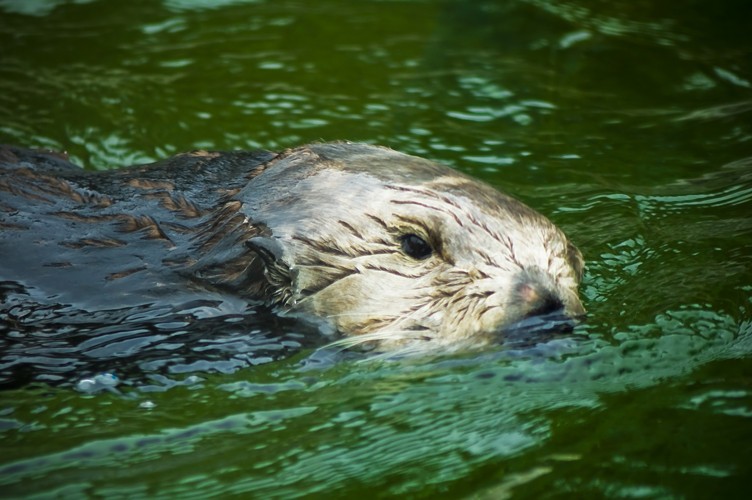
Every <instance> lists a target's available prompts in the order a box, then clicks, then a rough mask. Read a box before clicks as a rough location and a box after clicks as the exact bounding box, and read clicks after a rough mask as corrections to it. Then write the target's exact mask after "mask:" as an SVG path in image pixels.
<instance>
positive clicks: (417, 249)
mask: <svg viewBox="0 0 752 500" xmlns="http://www.w3.org/2000/svg"><path fill="white" fill-rule="evenodd" d="M400 243H402V251H403V252H405V253H406V254H407V255H409V256H410V257H412V258H413V259H418V260H423V259H425V258H426V257H428V256H429V255H431V253H433V248H431V245H429V244H428V243H426V240H424V239H423V238H421V237H420V236H417V235H415V234H405V235H403V236H402V237H400Z"/></svg>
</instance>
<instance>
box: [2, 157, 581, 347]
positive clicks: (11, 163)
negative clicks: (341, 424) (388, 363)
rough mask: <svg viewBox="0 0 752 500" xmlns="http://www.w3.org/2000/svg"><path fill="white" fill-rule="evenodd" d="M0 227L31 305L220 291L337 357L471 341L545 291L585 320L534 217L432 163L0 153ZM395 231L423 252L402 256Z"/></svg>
mask: <svg viewBox="0 0 752 500" xmlns="http://www.w3.org/2000/svg"><path fill="white" fill-rule="evenodd" d="M0 228H2V233H0V251H1V252H2V255H3V257H4V259H3V263H2V265H0V281H12V282H15V283H20V284H22V285H23V286H24V287H25V288H26V289H27V290H28V292H29V293H30V294H31V295H33V296H34V297H35V300H38V301H40V303H41V302H44V301H45V300H49V299H45V297H55V299H54V300H56V301H58V302H60V303H63V304H69V305H73V306H75V307H80V308H82V309H86V310H92V309H111V308H118V307H123V306H131V305H139V304H144V303H150V304H154V305H159V304H160V303H166V304H174V303H175V302H176V301H177V302H180V301H183V302H189V301H190V300H193V299H200V298H207V297H209V298H214V299H218V300H220V301H227V300H228V297H230V298H235V299H239V300H240V302H241V305H240V306H238V307H241V308H242V303H243V302H244V301H245V302H250V303H252V304H253V303H262V302H263V303H265V304H267V305H269V306H271V307H274V308H276V310H278V311H280V312H283V313H285V314H292V315H300V316H302V317H305V318H308V319H311V318H314V319H317V320H320V322H321V325H322V327H325V328H328V329H329V330H331V331H338V332H340V333H342V334H344V335H346V336H347V337H346V338H345V339H343V340H341V341H339V344H340V345H341V346H342V347H351V346H354V345H358V344H364V345H369V346H378V347H379V348H381V349H386V350H394V349H407V350H408V351H409V350H422V349H424V348H425V347H426V346H429V347H434V346H444V348H448V347H449V346H455V347H456V346H460V347H461V346H465V347H467V346H478V345H484V344H486V343H488V342H491V341H494V339H498V336H499V332H500V331H502V330H503V328H504V327H505V326H507V325H509V324H512V323H514V322H515V321H518V320H519V319H521V318H524V317H526V316H528V315H530V314H531V313H535V312H536V311H535V310H534V308H535V306H536V303H535V302H536V301H537V300H538V299H539V298H540V297H539V296H540V295H542V294H546V295H547V296H550V297H554V298H555V299H556V301H557V303H558V304H559V305H560V306H561V309H562V310H563V311H565V312H566V313H567V314H569V315H571V316H578V315H581V314H582V313H583V311H584V310H583V308H582V305H581V303H580V302H579V299H578V297H577V286H578V284H579V281H580V279H581V275H582V269H583V262H582V257H581V255H580V253H579V251H578V250H577V249H576V248H575V247H574V246H573V245H572V244H571V243H570V242H569V241H568V240H567V238H566V237H565V236H564V235H563V233H562V232H561V231H560V230H559V229H558V228H556V227H555V226H554V225H553V224H552V223H551V222H549V221H548V219H546V218H545V217H543V216H542V215H540V214H538V213H537V212H535V211H533V210H532V209H530V208H528V207H527V206H525V205H524V204H522V203H520V202H519V201H517V200H515V199H513V198H511V197H509V196H507V195H505V194H502V193H499V192H498V191H496V190H494V189H492V188H491V187H489V186H487V185H485V184H483V183H480V182H478V181H476V180H473V179H471V178H469V177H466V176H464V175H462V174H459V173H457V172H454V171H452V170H450V169H448V168H446V167H443V166H441V165H437V164H435V163H432V162H429V161H427V160H423V159H420V158H416V157H412V156H408V155H403V154H401V153H397V152H395V151H392V150H389V149H387V148H381V147H376V146H369V145H362V144H351V143H329V144H314V145H309V146H304V147H301V148H297V149H293V150H288V151H285V152H283V153H280V154H277V153H272V152H268V151H258V152H228V153H220V152H205V151H199V152H194V153H188V154H184V155H178V156H175V157H173V158H170V159H167V160H164V161H162V162H158V163H156V164H152V165H145V166H139V167H133V168H128V169H122V170H118V171H111V172H85V171H82V170H80V169H79V168H77V167H75V166H74V165H72V164H70V163H68V162H67V161H66V159H65V158H63V157H60V156H59V155H56V154H51V153H45V152H38V151H33V150H25V149H19V148H10V147H6V148H3V149H2V150H0ZM405 234H416V235H418V236H419V237H421V238H423V239H424V240H425V241H427V242H428V243H430V245H431V246H432V248H433V250H434V251H433V254H432V255H431V256H430V257H429V258H427V259H425V260H421V261H416V260H415V259H413V258H411V257H409V256H407V255H405V253H404V252H403V251H402V249H401V247H400V244H399V238H400V237H401V236H403V235H405ZM230 302H232V300H230ZM222 310H224V309H222Z"/></svg>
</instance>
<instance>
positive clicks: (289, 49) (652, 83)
mask: <svg viewBox="0 0 752 500" xmlns="http://www.w3.org/2000/svg"><path fill="white" fill-rule="evenodd" d="M751 18H752V4H750V3H749V2H746V1H741V0H723V1H719V2H715V3H708V2H699V1H689V2H683V3H682V4H681V5H678V4H672V3H667V2H647V1H639V2H635V1H629V2H628V1H619V2H600V1H596V0H577V1H566V2H548V1H543V0H528V1H522V0H518V1H512V0H510V1H505V2H503V1H490V0H485V1H477V2H463V1H459V0H457V1H450V0H446V1H432V0H424V1H412V2H409V1H403V2H399V1H363V2H345V1H337V0H327V1H320V2H314V3H298V2H292V1H285V0H283V1H275V2H271V1H263V0H256V1H241V0H236V1H222V2H206V1H188V0H183V1H181V0H165V1H163V2H159V1H133V2H107V1H82V0H79V1H64V0H57V1H55V0H49V1H44V0H36V1H20V0H17V1H13V0H4V1H0V47H2V50H0V63H1V64H0V141H2V142H6V143H15V144H21V145H27V146H44V147H50V148H54V149H59V150H67V151H68V152H69V153H70V155H71V157H72V159H73V160H75V161H76V162H79V163H82V164H85V165H86V166H87V168H93V169H105V168H115V167H118V166H122V165H127V164H132V163H138V162H146V161H150V160H155V159H158V158H162V157H165V156H167V155H170V154H173V153H176V152H180V151H185V150H190V149H194V148H215V149H236V148H246V149H249V148H257V147H263V148H270V149H280V148H285V147H290V146H294V145H298V144H302V143H305V142H310V141H314V140H334V139H349V140H357V141H367V142H375V143H380V144H385V145H388V146H391V147H393V148H395V149H398V150H401V151H404V152H408V153H412V154H417V155H421V156H425V157H429V158H431V159H434V160H438V161H441V162H444V163H447V164H450V165H452V166H454V167H455V168H458V169H460V170H462V171H465V172H467V173H470V174H471V175H474V176H476V177H479V178H482V179H484V180H486V181H488V182H490V183H492V184H494V185H496V186H499V187H500V188H503V189H505V190H506V191H509V192H511V193H514V194H515V195H517V196H518V197H520V198H522V199H523V200H525V201H526V202H528V203H529V204H530V205H532V206H533V207H535V208H537V209H538V210H540V211H541V212H543V213H545V214H547V215H549V216H550V217H551V218H552V219H553V220H554V221H555V222H556V223H557V224H559V225H560V226H561V227H562V228H563V229H564V230H565V231H566V232H567V233H568V234H569V235H570V237H571V238H572V239H573V240H574V241H575V242H576V243H577V244H578V246H579V247H580V248H581V250H582V251H583V253H584V254H585V256H586V259H587V262H588V268H587V274H586V279H585V283H584V286H583V289H582V293H583V297H584V299H585V305H586V307H587V308H588V311H589V317H588V322H587V323H586V324H585V325H583V326H582V327H578V328H577V329H576V330H575V332H574V333H573V334H572V335H570V336H566V337H563V338H557V339H554V340H551V341H549V342H546V343H543V344H541V345H539V346H537V347H532V348H521V349H518V350H511V351H509V350H508V351H502V350H500V351H493V350H491V351H489V352H485V353H482V354H477V353H476V354H472V355H457V356H451V357H444V358H441V357H439V358H435V359H421V360H403V361H398V362H394V361H372V362H367V361H366V362H364V361H362V360H359V359H345V360H342V361H340V362H337V363H334V364H331V363H321V364H322V365H323V366H322V367H321V368H312V369H302V368H301V366H309V365H310V363H309V364H308V365H306V364H305V363H304V361H305V360H306V358H307V357H308V356H310V354H311V352H312V349H313V348H303V349H300V350H297V351H296V350H295V349H293V351H294V352H290V353H288V354H289V355H287V356H281V357H280V358H275V357H274V356H270V358H274V359H276V360H272V359H269V360H265V361H266V362H263V363H259V364H257V365H256V366H250V365H251V364H252V363H250V362H247V363H246V365H244V366H243V367H242V368H241V369H236V370H235V371H233V370H232V369H228V370H225V371H226V373H222V371H221V370H201V369H197V370H194V371H190V370H188V371H183V372H181V371H180V370H178V371H174V370H173V371H170V370H169V369H168V370H167V371H166V372H165V373H162V372H159V370H153V371H152V372H150V373H152V375H153V378H150V379H149V380H148V381H147V382H146V383H142V384H141V385H140V386H139V385H138V384H135V383H131V382H133V380H135V375H134V374H131V373H119V372H118V369H119V366H118V365H114V366H103V367H102V368H103V371H104V372H113V374H114V375H116V376H118V377H119V379H118V380H119V382H118V383H116V384H115V385H114V386H108V387H110V388H111V389H112V390H102V391H99V392H96V391H94V392H81V391H77V390H76V388H75V384H73V382H76V381H77V380H75V377H74V380H72V384H71V385H69V386H65V385H63V386H49V385H38V384H32V385H28V386H25V387H24V388H18V389H14V390H8V391H5V392H3V393H2V394H0V433H1V434H0V484H2V491H3V495H7V496H16V497H19V496H28V495H31V494H40V495H41V494H43V495H48V496H52V495H59V496H62V497H78V496H81V495H89V496H108V497H114V498H117V497H122V496H136V497H139V496H144V497H146V496H148V497H176V496H180V497H202V498H203V497H206V496H207V495H217V496H220V495H224V496H226V495H231V494H238V495H241V494H242V495H254V496H258V497H266V496H276V497H295V496H304V495H305V496H312V497H324V496H327V497H331V496H338V497H353V496H356V495H361V496H364V495H365V496H375V495H381V496H393V495H394V496H396V495H405V494H407V495H410V496H414V497H429V496H430V497H437V496H438V497H452V498H456V497H468V496H469V497H477V498H503V497H517V498H526V497H534V498H539V497H554V496H556V497H558V496H577V497H580V496H586V495H587V496H595V497H598V496H608V497H707V496H710V495H714V496H715V495H718V496H721V495H725V496H729V497H744V496H745V494H747V490H748V478H749V477H750V473H752V470H751V469H752V466H750V464H752V446H750V445H749V443H752V389H751V388H750V376H751V374H752V322H751V321H750V320H751V319H752V315H751V314H750V307H751V304H750V297H751V293H750V292H751V291H752V279H751V278H752V273H750V263H751V262H750V260H751V258H752V251H751V250H752V217H751V216H750V215H749V214H750V213H752V212H750V205H751V204H752V202H751V199H752V119H750V113H752V39H750V36H749V28H748V25H749V19H751ZM265 321H267V323H264V322H260V323H259V324H258V325H247V328H246V326H245V325H243V326H244V328H245V329H240V328H235V327H232V326H224V327H220V326H219V325H213V327H217V328H220V331H222V332H225V333H228V332H231V331H235V332H236V333H238V332H240V333H241V335H240V338H239V339H238V342H239V343H240V344H242V345H245V346H248V345H250V344H251V341H250V340H249V339H250V337H243V336H242V332H250V331H253V328H258V329H261V330H262V331H263V332H275V331H277V330H278V329H280V328H281V329H282V334H284V335H292V336H293V337H292V338H290V339H288V340H290V341H291V342H294V341H295V337H294V335H295V333H296V332H294V331H289V332H288V331H286V330H285V326H284V324H282V326H279V325H270V324H269V323H268V321H271V320H270V319H269V318H266V319H265ZM168 323H170V322H168ZM99 327H100V328H105V327H106V325H100V326H99ZM161 328H162V329H166V330H168V331H173V330H170V328H174V329H177V330H178V331H179V329H180V328H181V327H180V326H179V325H176V324H169V325H167V326H162V327H161ZM221 328H229V330H222V329H221ZM233 328H234V330H233ZM136 330H137V329H136ZM157 330H159V328H157ZM213 331H215V330H213ZM157 333H159V332H157ZM254 338H255V337H254ZM183 340H185V339H183ZM240 344H238V345H240ZM226 345H228V344H226ZM288 345H292V344H288ZM180 348H181V349H183V350H182V351H180V350H178V352H177V353H176V357H175V358H174V359H172V360H171V363H172V364H173V365H177V364H179V358H180V356H183V355H184V354H185V353H186V352H187V353H190V351H192V350H193V351H195V349H196V345H195V343H190V342H188V341H187V340H186V342H185V343H182V344H181V346H180ZM212 349H216V351H217V352H220V354H221V351H222V348H221V346H220V344H219V343H217V344H213V345H212V346H210V349H209V350H210V354H207V355H206V356H207V357H208V359H210V361H216V362H220V361H221V360H222V359H225V360H226V359H230V358H222V357H221V356H220V355H217V356H218V357H216V358H215V357H213V356H214V351H212ZM241 350H242V349H241ZM204 352H206V351H204ZM185 355H187V354H185ZM217 360H219V361H217ZM146 362H147V361H144V363H146ZM147 368H148V367H147ZM66 376H67V375H66ZM160 377H162V378H160ZM105 385H106V384H105Z"/></svg>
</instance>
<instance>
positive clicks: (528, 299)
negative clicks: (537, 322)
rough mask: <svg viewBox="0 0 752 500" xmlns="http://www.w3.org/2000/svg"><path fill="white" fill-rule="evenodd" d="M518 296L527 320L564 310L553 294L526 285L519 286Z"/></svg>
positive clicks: (559, 300) (562, 304) (558, 299)
mask: <svg viewBox="0 0 752 500" xmlns="http://www.w3.org/2000/svg"><path fill="white" fill-rule="evenodd" d="M519 294H520V298H521V299H522V303H523V304H524V307H525V309H526V312H525V317H528V318H529V317H531V316H542V315H544V314H548V313H552V312H555V311H559V310H561V309H563V308H564V303H563V302H562V301H561V299H560V298H559V297H557V296H556V295H555V294H553V293H551V292H550V291H549V290H546V289H544V288H540V287H537V286H534V285H531V284H528V283H526V284H523V285H521V286H520V288H519Z"/></svg>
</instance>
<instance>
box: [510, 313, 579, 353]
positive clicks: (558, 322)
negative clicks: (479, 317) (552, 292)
mask: <svg viewBox="0 0 752 500" xmlns="http://www.w3.org/2000/svg"><path fill="white" fill-rule="evenodd" d="M583 320H584V316H581V317H572V316H570V315H567V314H566V313H565V312H564V311H563V310H561V309H560V310H557V311H553V312H550V313H547V314H541V315H535V316H530V317H527V318H523V319H521V320H519V321H516V322H514V323H512V324H509V325H507V326H505V327H503V328H502V329H501V330H500V331H499V332H498V335H499V341H500V343H501V344H502V345H504V346H507V347H527V346H533V345H535V344H538V343H541V342H546V341H548V340H550V339H551V338H553V337H555V336H557V335H562V334H567V333H571V332H572V330H574V327H575V326H577V325H578V324H579V323H581V322H582V321H583Z"/></svg>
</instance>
